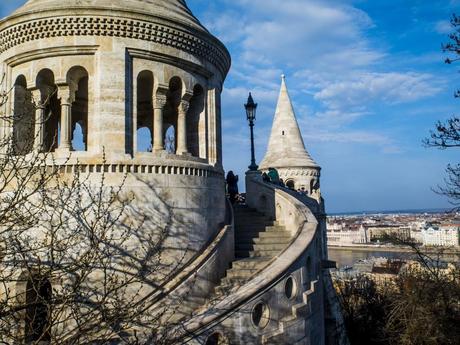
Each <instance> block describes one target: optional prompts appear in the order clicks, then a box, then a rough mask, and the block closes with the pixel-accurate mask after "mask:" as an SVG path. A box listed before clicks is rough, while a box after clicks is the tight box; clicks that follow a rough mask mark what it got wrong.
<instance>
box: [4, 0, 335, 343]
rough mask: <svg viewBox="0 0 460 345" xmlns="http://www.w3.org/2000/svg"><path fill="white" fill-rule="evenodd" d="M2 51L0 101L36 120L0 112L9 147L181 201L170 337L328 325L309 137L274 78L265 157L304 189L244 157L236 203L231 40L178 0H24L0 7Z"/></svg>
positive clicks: (239, 338) (175, 207)
mask: <svg viewBox="0 0 460 345" xmlns="http://www.w3.org/2000/svg"><path fill="white" fill-rule="evenodd" d="M0 61H1V66H0V68H1V73H2V74H4V75H5V81H6V86H5V89H13V92H14V95H13V97H11V99H10V101H9V102H8V103H7V104H6V105H5V106H4V108H3V109H2V113H3V114H9V113H11V112H16V111H18V112H21V113H24V114H27V116H29V117H30V121H29V123H35V126H25V125H24V124H23V123H21V122H20V121H19V122H15V123H9V122H7V121H3V123H2V127H1V135H3V136H7V135H10V134H12V135H13V137H14V138H15V139H16V140H15V142H16V143H17V144H16V146H15V153H16V154H18V155H27V154H29V153H30V152H53V153H54V156H55V157H56V161H57V162H58V164H62V165H63V166H64V168H65V169H63V170H62V171H63V173H65V172H71V171H73V169H76V168H78V169H82V172H84V173H85V174H88V175H89V176H90V177H91V175H93V176H96V175H98V174H101V172H105V173H106V174H107V183H108V184H109V185H113V186H116V185H118V184H120V182H121V181H122V180H123V179H124V176H125V174H127V176H128V177H127V180H126V182H125V186H124V188H125V189H126V190H128V191H131V192H133V193H134V194H135V195H139V196H142V197H141V198H139V199H138V200H137V202H138V206H139V207H141V208H142V207H145V208H146V209H147V208H148V207H150V208H151V207H152V206H153V207H156V206H157V205H160V204H161V203H162V202H163V203H165V204H167V205H169V206H170V208H171V213H173V214H174V215H175V216H179V215H180V218H181V221H173V223H172V227H173V228H174V236H172V237H171V238H169V239H168V241H170V243H173V244H174V248H175V249H174V250H175V252H171V253H170V255H171V258H173V257H174V255H177V254H178V255H181V252H183V253H182V254H183V255H185V262H184V264H183V266H182V267H181V268H179V269H178V270H177V272H176V273H175V276H174V277H173V279H171V281H174V284H172V283H171V284H169V283H168V284H166V285H165V289H164V295H165V299H166V298H168V296H169V295H175V296H181V295H185V291H187V293H186V296H183V298H184V300H185V302H184V306H183V315H182V318H183V320H184V328H185V329H186V330H187V332H186V333H185V334H184V337H183V339H182V343H187V344H203V343H206V344H318V345H320V344H326V342H327V341H330V339H329V338H331V337H330V334H331V332H329V331H327V330H326V328H327V327H329V325H330V324H331V323H332V324H333V327H332V328H333V329H335V326H334V325H335V323H334V322H335V321H334V320H335V319H334V318H333V316H334V313H333V312H332V311H331V310H332V309H333V308H330V307H331V299H330V298H328V296H330V293H328V289H330V281H329V278H328V273H327V269H326V268H325V266H324V263H327V252H326V243H325V231H326V230H325V214H324V205H323V201H322V198H321V195H320V191H319V171H320V168H319V166H318V165H317V164H316V163H315V162H314V161H313V160H312V159H311V157H310V156H309V154H308V153H307V152H306V150H305V147H304V143H303V141H302V137H301V134H300V130H299V128H298V125H297V122H296V119H295V115H294V112H293V109H292V104H291V102H290V100H289V96H288V93H287V89H286V84H285V81H284V78H283V83H282V87H281V93H280V100H279V104H278V108H277V112H276V116H275V120H274V125H273V131H272V135H271V139H270V145H269V149H268V153H267V156H266V157H265V159H264V161H263V162H262V166H261V169H262V170H263V169H266V168H268V167H274V168H277V169H279V170H280V172H281V176H282V177H283V178H285V179H286V182H287V183H288V184H290V183H292V184H293V186H294V187H295V188H300V187H305V188H306V189H307V190H308V192H309V193H310V195H311V196H312V197H311V198H309V197H307V196H299V195H297V194H296V193H292V192H290V191H289V190H287V189H282V188H279V187H277V186H274V185H270V184H266V183H264V182H262V179H261V174H260V172H255V173H252V172H251V173H248V174H247V179H246V184H247V187H246V188H247V193H248V198H247V206H246V207H243V206H241V207H236V208H235V210H234V213H233V212H232V210H231V208H230V207H229V206H228V205H226V198H225V187H224V186H225V184H224V172H223V168H222V150H221V146H222V143H221V141H222V133H221V100H220V97H221V91H222V86H223V82H224V79H225V77H226V74H227V72H228V70H229V68H230V55H229V53H228V51H227V49H226V48H225V47H224V45H223V44H222V43H221V42H219V41H218V40H217V39H216V38H215V37H214V36H212V35H211V34H210V33H209V32H208V31H207V30H206V29H205V28H204V27H203V26H202V25H201V24H200V23H199V21H198V20H197V19H196V18H195V17H194V16H193V15H192V13H191V12H190V10H189V9H188V7H187V5H186V3H185V1H184V0H83V1H82V0H67V1H62V0H29V1H27V2H26V4H25V5H24V6H22V7H21V8H19V9H18V10H17V11H16V12H14V13H13V14H11V15H10V16H8V17H7V18H5V19H3V20H2V21H1V22H0ZM33 102H35V104H36V107H32V103H33ZM31 109H34V110H33V111H31ZM145 135H146V136H148V138H150V143H149V144H150V145H147V146H148V147H146V146H145V145H141V141H142V136H145ZM31 137H33V138H35V139H34V140H33V142H31V141H30V140H28V138H29V139H30V138H31ZM78 139H80V142H79V143H78V144H77V143H76V141H78ZM165 142H166V144H165ZM287 147H289V150H286V148H287ZM69 153H71V155H70V159H69V158H68V157H69ZM277 157H281V158H280V159H277ZM145 184H148V185H151V186H155V193H152V192H151V191H147V190H146V188H145ZM158 195H161V196H162V200H159V199H158V198H159V197H158ZM184 224H186V225H184ZM145 226H148V224H146V225H145ZM184 253H186V254H184ZM185 267H187V268H188V270H183V269H182V268H185ZM187 272H190V273H187ZM194 273H196V274H194ZM197 277H198V278H197ZM192 282H193V283H192ZM191 284H193V286H196V288H195V287H194V288H192V291H189V290H188V289H186V287H187V286H190V285H191ZM329 292H330V291H329ZM330 309H331V310H330ZM331 313H332V314H331ZM326 321H327V322H326ZM327 329H329V328H327ZM327 334H329V336H327Z"/></svg>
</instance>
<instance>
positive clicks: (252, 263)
mask: <svg viewBox="0 0 460 345" xmlns="http://www.w3.org/2000/svg"><path fill="white" fill-rule="evenodd" d="M270 259H271V258H270V257H259V258H248V259H241V260H236V261H233V262H232V268H235V269H256V270H261V269H262V268H264V267H265V266H266V265H267V264H268V263H269V261H270Z"/></svg>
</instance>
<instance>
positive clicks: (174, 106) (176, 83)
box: [163, 77, 183, 153]
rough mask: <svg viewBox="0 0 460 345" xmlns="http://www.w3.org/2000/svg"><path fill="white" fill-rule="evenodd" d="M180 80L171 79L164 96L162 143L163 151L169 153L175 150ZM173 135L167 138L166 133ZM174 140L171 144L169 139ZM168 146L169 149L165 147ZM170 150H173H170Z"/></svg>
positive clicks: (180, 95) (180, 91) (180, 88)
mask: <svg viewBox="0 0 460 345" xmlns="http://www.w3.org/2000/svg"><path fill="white" fill-rule="evenodd" d="M182 88H183V87H182V80H181V79H180V78H179V77H173V78H171V80H170V81H169V89H168V92H167V94H166V100H167V101H166V106H165V108H164V118H163V121H164V124H165V125H164V127H163V128H165V129H166V130H165V136H164V143H165V150H166V151H167V152H169V153H175V152H176V149H177V118H178V114H179V112H178V110H179V105H180V102H181V100H182ZM171 127H173V128H172V132H173V133H174V136H173V137H171V136H169V137H168V131H170V133H171ZM171 138H174V142H171V141H170V139H171ZM167 144H168V145H169V149H168V147H167V146H166V145H167ZM172 148H173V149H174V150H172Z"/></svg>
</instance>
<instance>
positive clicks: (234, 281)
mask: <svg viewBox="0 0 460 345" xmlns="http://www.w3.org/2000/svg"><path fill="white" fill-rule="evenodd" d="M249 278H250V277H249ZM247 281H248V278H243V277H232V278H230V277H224V278H222V285H223V286H227V287H231V288H233V287H235V286H237V285H242V284H244V283H245V282H247Z"/></svg>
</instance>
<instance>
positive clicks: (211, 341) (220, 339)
mask: <svg viewBox="0 0 460 345" xmlns="http://www.w3.org/2000/svg"><path fill="white" fill-rule="evenodd" d="M226 344H228V341H227V339H226V338H225V337H224V336H223V335H222V334H220V333H218V332H216V333H213V334H211V335H210V336H209V337H208V339H206V343H205V345H226Z"/></svg>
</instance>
